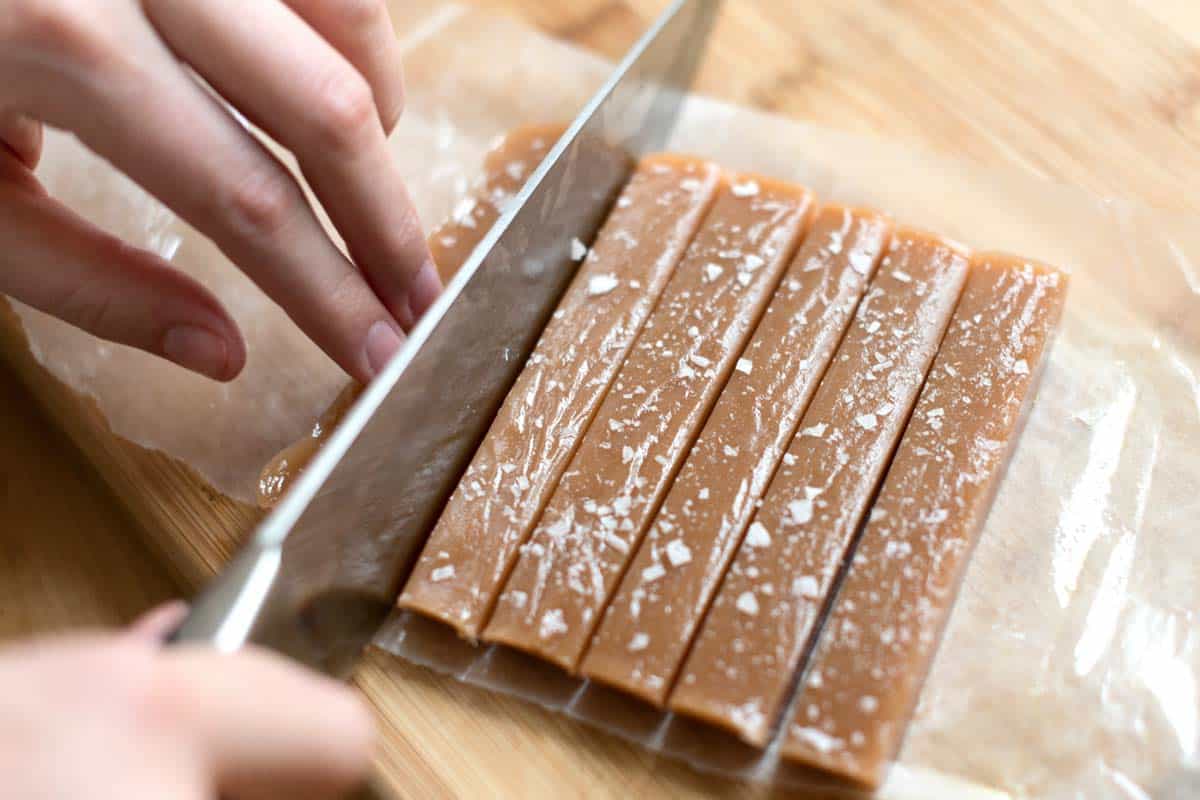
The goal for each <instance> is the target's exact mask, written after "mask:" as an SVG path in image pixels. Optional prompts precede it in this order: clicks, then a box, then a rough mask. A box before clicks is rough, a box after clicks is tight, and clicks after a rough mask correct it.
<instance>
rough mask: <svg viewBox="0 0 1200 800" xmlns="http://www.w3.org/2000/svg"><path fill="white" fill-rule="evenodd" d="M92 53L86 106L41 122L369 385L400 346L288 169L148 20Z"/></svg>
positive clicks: (67, 108)
mask: <svg viewBox="0 0 1200 800" xmlns="http://www.w3.org/2000/svg"><path fill="white" fill-rule="evenodd" d="M178 5H194V4H190V3H189V4H178ZM199 5H204V4H199ZM132 13H136V11H135V12H132ZM234 13H235V14H236V13H240V12H239V11H237V10H236V9H235V11H234ZM260 44H261V42H260ZM92 50H94V51H98V52H100V53H102V54H103V55H93V56H92V64H93V66H92V71H91V73H89V74H90V80H89V81H87V82H86V83H83V84H82V85H81V86H79V87H75V88H76V89H78V90H79V93H80V97H81V100H80V102H76V103H71V104H66V105H60V106H57V107H53V106H50V105H48V104H47V105H46V107H45V111H44V112H43V113H41V114H40V116H41V118H42V119H45V120H46V121H47V122H52V123H54V124H57V125H60V126H61V127H65V128H69V129H71V130H73V131H74V132H75V133H76V134H77V135H78V136H79V138H80V139H81V140H82V141H83V142H84V143H85V144H86V145H87V146H88V147H90V148H91V149H92V150H94V151H96V152H97V153H99V154H100V155H102V156H104V157H105V158H106V159H108V160H109V161H110V162H111V163H112V164H113V165H115V166H116V167H117V168H118V169H120V170H122V171H123V172H125V173H126V174H127V175H129V176H130V177H131V178H132V179H133V180H134V181H136V182H137V183H139V184H140V185H141V186H142V187H144V188H145V189H146V190H147V191H149V192H150V193H151V194H153V195H155V196H156V197H158V198H159V199H160V200H162V201H163V202H164V203H165V204H166V205H168V206H170V207H171V208H172V209H173V210H174V211H175V212H176V213H178V214H179V215H180V216H181V217H183V218H184V219H185V220H187V221H188V222H190V223H191V224H192V225H193V226H194V227H196V228H197V229H198V230H200V231H201V232H202V233H204V234H206V235H207V236H209V237H210V238H212V239H213V241H214V242H215V243H216V244H217V246H218V247H220V248H221V250H222V251H223V252H224V253H225V254H226V255H227V256H229V258H230V260H231V261H233V262H234V263H235V264H237V265H238V266H240V267H241V268H242V269H243V270H244V271H245V272H246V273H247V274H248V275H249V276H250V277H251V278H252V279H253V280H254V281H255V283H257V284H258V285H259V286H260V287H261V288H262V289H263V291H265V292H266V293H267V294H268V295H269V296H270V297H271V298H272V299H273V300H275V302H277V303H279V305H280V306H282V307H283V309H284V310H285V311H286V312H287V313H288V315H289V316H290V317H291V318H292V319H293V320H294V321H295V322H296V324H297V325H299V326H300V328H301V329H302V330H304V331H305V332H306V333H307V334H308V335H309V336H310V337H311V338H312V339H313V341H315V342H316V343H317V345H318V346H320V347H321V348H322V349H323V350H324V351H325V352H326V353H328V354H329V355H330V357H332V358H333V359H334V361H336V362H337V363H338V364H340V365H341V366H342V368H343V369H345V370H346V371H347V372H348V373H350V375H352V376H353V377H355V378H356V379H358V380H359V381H362V382H366V381H369V380H370V379H371V378H372V377H373V376H374V374H375V372H376V371H377V370H378V369H379V368H381V367H382V365H383V364H384V363H386V362H387V360H388V359H389V358H390V356H391V355H392V353H394V352H395V350H396V349H397V348H398V347H399V346H400V343H401V338H402V335H403V334H402V332H401V330H400V327H399V325H398V324H397V323H396V320H395V319H394V318H393V317H392V315H391V314H389V313H388V311H387V309H386V308H384V306H383V305H382V304H381V303H380V301H379V299H378V298H377V297H376V295H375V293H374V292H373V291H372V289H371V287H370V286H369V285H368V284H367V283H366V281H365V280H364V279H363V277H362V275H360V274H359V273H358V271H357V270H355V268H354V265H353V264H351V263H350V262H349V261H348V260H347V259H346V258H345V257H344V256H343V255H342V254H341V253H340V252H339V251H338V249H337V248H336V247H335V246H334V244H333V243H332V242H331V241H330V240H329V237H328V236H326V235H325V232H324V230H322V228H321V226H320V223H319V222H318V221H317V218H316V215H315V214H314V212H313V210H312V209H311V208H310V207H309V205H308V203H307V202H306V201H305V199H304V195H303V193H302V192H301V189H300V187H299V185H298V184H297V183H296V182H295V181H294V180H293V179H292V177H291V176H290V175H289V174H288V172H287V170H286V169H285V168H284V167H283V165H282V164H280V163H279V162H278V161H277V160H276V159H274V158H272V157H271V156H270V154H269V153H267V151H266V149H265V148H264V147H263V146H262V145H261V144H260V143H259V142H257V141H256V140H255V139H254V138H253V137H252V136H251V135H250V134H249V133H248V132H247V131H246V130H245V129H244V128H243V127H242V126H241V125H240V124H239V123H237V122H236V121H235V120H234V119H233V118H232V117H231V116H230V115H229V114H228V113H227V112H226V111H225V110H224V109H223V108H222V107H221V106H220V105H219V104H218V103H217V101H216V100H214V99H213V98H212V97H210V96H209V95H208V94H207V93H206V92H204V90H203V89H201V88H200V86H199V85H198V84H197V83H196V81H195V80H194V79H192V78H191V77H190V76H189V75H188V74H187V73H186V72H185V71H184V70H183V69H182V67H181V66H180V65H179V63H178V61H177V60H176V59H175V57H174V56H173V55H172V54H171V52H170V51H169V50H168V49H167V48H166V46H165V45H164V44H163V42H162V41H161V40H160V39H159V38H158V36H157V35H156V34H155V32H154V30H153V29H152V28H151V27H150V26H149V25H147V24H145V21H144V20H143V21H142V24H141V26H140V27H139V26H138V25H134V24H125V25H124V26H123V28H122V36H121V39H120V40H119V41H114V42H101V43H99V44H95V45H93V46H92ZM35 101H36V98H31V100H30V102H35ZM51 114H53V115H54V116H51Z"/></svg>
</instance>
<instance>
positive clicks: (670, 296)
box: [484, 177, 812, 671]
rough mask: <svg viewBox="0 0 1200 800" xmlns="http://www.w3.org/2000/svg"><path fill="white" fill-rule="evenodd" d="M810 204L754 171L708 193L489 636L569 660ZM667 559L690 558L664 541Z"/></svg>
mask: <svg viewBox="0 0 1200 800" xmlns="http://www.w3.org/2000/svg"><path fill="white" fill-rule="evenodd" d="M811 203H812V198H811V195H810V194H809V192H808V191H807V190H805V189H802V188H800V187H798V186H792V185H788V184H782V183H778V182H774V181H766V180H764V179H761V178H751V177H741V178H735V179H733V180H732V183H731V185H730V186H729V187H728V188H726V189H725V190H723V191H722V192H721V193H720V195H719V196H718V197H717V200H716V202H715V203H714V204H713V208H712V211H711V212H710V213H709V215H708V217H706V218H705V221H704V224H703V226H702V227H701V228H700V231H699V232H698V233H697V235H696V240H695V241H694V242H693V243H692V245H691V247H689V248H688V252H687V255H686V257H685V258H684V260H683V262H682V263H681V264H680V265H679V268H678V270H676V272H675V275H674V276H673V277H672V278H671V282H670V284H668V286H667V288H666V290H665V291H664V293H663V298H662V302H661V303H660V304H659V307H658V308H657V309H656V310H655V312H654V314H653V315H652V316H651V318H650V320H649V321H648V322H647V323H646V327H645V328H644V329H643V331H642V333H641V335H640V336H639V337H638V340H637V343H636V345H635V346H634V348H633V350H632V351H631V352H630V354H629V358H628V360H626V362H625V364H624V365H623V366H622V367H621V371H620V374H619V375H618V376H617V379H616V381H615V383H614V385H613V388H612V391H611V392H610V393H609V395H608V396H607V397H606V398H605V400H604V403H603V405H602V406H601V408H600V411H599V412H598V413H597V415H596V420H595V422H594V423H593V424H592V426H591V428H589V429H588V432H587V435H586V436H585V437H584V440H583V442H582V444H581V445H580V447H579V451H578V452H577V453H576V454H575V457H574V459H573V460H572V462H571V466H570V467H569V468H568V470H567V472H566V473H564V475H563V479H562V481H561V483H560V484H559V486H558V489H557V490H556V491H555V493H554V496H553V497H552V498H551V500H550V504H549V505H548V506H547V508H546V512H545V514H544V515H543V517H542V519H541V521H540V522H539V523H538V526H537V528H536V529H535V531H534V533H533V535H532V537H531V538H530V540H529V543H528V544H527V545H526V546H525V547H524V548H523V549H522V554H521V557H520V559H519V560H518V561H517V565H516V567H515V568H514V569H513V573H512V576H511V577H510V578H509V580H508V583H507V584H505V587H504V592H503V594H502V595H501V597H500V601H499V603H498V604H497V606H496V612H495V615H494V616H493V617H492V620H491V622H490V623H489V624H488V626H487V628H486V629H485V630H484V638H485V639H487V640H489V641H493V642H502V643H504V644H508V645H511V646H513V647H517V648H519V649H521V650H525V651H528V652H531V653H534V654H535V655H539V656H541V657H543V658H546V659H548V660H550V661H552V662H554V663H555V664H558V665H560V666H562V667H564V668H565V669H567V670H568V671H573V670H574V669H575V668H576V666H577V665H578V662H579V659H580V657H581V656H582V654H583V649H584V647H585V646H586V644H587V641H588V638H589V637H590V635H591V632H592V630H593V628H594V627H595V625H596V623H598V622H599V617H600V612H601V611H603V609H604V605H605V603H606V602H607V600H608V597H609V595H610V594H611V592H612V591H613V589H614V588H615V587H616V584H617V582H618V581H619V580H620V579H621V574H622V572H623V570H624V568H625V565H626V563H627V562H628V560H629V558H630V556H631V553H632V552H633V551H634V550H635V549H636V548H637V546H638V543H639V541H640V540H641V536H642V533H643V531H644V530H645V528H646V526H647V524H648V523H649V522H650V520H651V518H652V517H653V515H654V513H655V511H656V510H657V508H658V505H659V503H660V502H661V500H662V498H663V496H664V494H665V493H666V490H667V488H668V487H669V486H670V484H671V481H672V479H673V478H674V476H675V472H676V470H677V469H678V466H679V465H680V463H682V461H683V459H684V457H685V456H686V455H687V450H688V447H689V446H690V444H691V442H692V440H693V439H694V438H695V436H696V434H697V432H698V431H699V429H700V426H701V425H702V424H703V422H704V418H705V416H706V415H707V414H708V411H709V409H711V407H712V404H713V402H714V401H715V400H716V397H717V394H718V393H719V392H720V390H721V387H722V386H723V385H724V383H725V380H726V379H727V378H728V376H729V374H730V372H731V371H732V370H733V368H734V364H735V362H736V361H737V358H738V355H739V354H740V352H741V350H742V348H743V346H744V345H745V343H746V340H747V339H748V338H749V336H750V333H751V331H752V330H753V329H754V326H755V324H756V323H757V321H758V318H759V316H760V315H761V314H762V312H763V309H764V308H765V307H766V305H767V302H768V300H769V299H770V296H771V293H772V292H773V291H774V289H775V286H776V284H777V283H778V282H779V278H780V275H781V273H782V272H783V270H784V267H785V266H786V264H787V263H788V259H789V258H790V256H791V254H792V251H793V249H794V247H795V245H796V243H797V241H798V239H799V237H800V235H801V234H802V232H803V229H804V225H805V222H806V219H807V216H808V213H809V209H810V206H811ZM680 544H682V543H680ZM668 557H669V558H670V559H671V560H672V562H673V563H676V564H680V563H684V562H685V561H687V560H688V559H690V558H691V557H692V556H691V554H690V553H689V552H687V551H686V550H685V549H681V548H680V547H672V548H671V549H670V552H669V554H668Z"/></svg>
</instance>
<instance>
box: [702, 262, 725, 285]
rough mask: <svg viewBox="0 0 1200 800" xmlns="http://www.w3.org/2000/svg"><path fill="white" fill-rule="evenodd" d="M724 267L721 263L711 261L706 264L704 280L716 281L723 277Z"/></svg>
mask: <svg viewBox="0 0 1200 800" xmlns="http://www.w3.org/2000/svg"><path fill="white" fill-rule="evenodd" d="M724 271H725V270H724V268H723V267H722V266H721V265H720V264H714V263H712V262H711V261H710V262H708V263H707V264H705V265H704V280H706V281H715V280H716V279H717V278H719V277H721V273H722V272H724Z"/></svg>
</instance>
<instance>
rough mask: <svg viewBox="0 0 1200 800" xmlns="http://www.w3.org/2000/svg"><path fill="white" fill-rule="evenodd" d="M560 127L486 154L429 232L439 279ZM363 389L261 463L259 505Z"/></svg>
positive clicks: (519, 132) (519, 134)
mask: <svg viewBox="0 0 1200 800" xmlns="http://www.w3.org/2000/svg"><path fill="white" fill-rule="evenodd" d="M563 130H565V126H563V125H528V126H525V127H522V128H517V129H516V130H513V131H512V132H511V133H509V134H507V135H506V136H505V137H504V138H503V139H501V140H500V141H499V142H498V143H497V144H496V146H495V147H493V148H492V149H490V150H489V151H488V152H487V155H486V156H485V157H484V162H483V175H482V176H481V177H480V180H479V181H478V183H477V184H476V185H475V186H474V187H473V188H472V189H471V190H470V192H469V193H468V194H467V195H466V196H465V197H464V198H463V199H462V200H460V201H459V202H458V205H456V206H455V208H454V211H453V213H452V214H451V216H450V218H449V219H447V220H446V221H445V222H443V223H442V224H441V225H439V226H438V227H437V228H435V229H434V230H433V232H431V233H430V234H429V238H428V243H429V252H430V254H431V255H432V256H433V262H434V263H435V264H437V268H438V274H439V275H440V276H441V278H442V282H443V283H444V282H446V281H448V280H450V279H451V278H453V277H454V274H455V273H456V272H458V270H459V268H460V267H462V265H463V263H464V262H465V261H466V260H467V257H468V256H470V255H471V251H472V250H474V249H475V245H477V244H479V242H480V241H482V239H483V237H484V235H485V234H487V232H488V230H489V229H490V228H491V227H492V225H493V224H494V223H495V222H496V220H497V219H498V218H499V217H500V213H501V211H503V209H504V205H505V204H506V203H507V202H508V201H509V200H510V199H512V197H513V195H515V194H516V193H517V192H518V191H519V190H520V188H521V187H522V186H523V185H524V184H525V181H526V180H527V179H528V178H529V176H530V175H532V174H533V170H534V169H535V168H536V167H537V165H538V164H539V163H541V160H542V159H543V158H545V156H546V153H548V152H549V151H550V148H551V147H552V146H553V145H554V143H555V142H556V141H558V137H559V136H560V135H562V132H563ZM361 391H362V387H361V386H359V385H358V384H356V383H351V384H349V385H347V386H346V388H345V389H343V390H342V391H341V392H340V393H339V394H338V396H337V397H336V398H334V401H333V402H332V403H331V404H330V406H329V408H327V409H326V410H325V412H324V413H323V414H322V415H321V418H320V419H319V420H317V422H316V423H314V424H313V427H312V431H311V432H310V434H309V435H308V436H306V437H305V438H303V439H300V440H298V441H296V442H293V443H292V444H290V445H288V446H287V447H285V448H284V449H283V450H280V451H279V453H278V454H277V455H276V456H275V457H274V458H272V459H271V460H270V461H269V462H268V463H267V465H266V466H264V467H263V470H262V473H261V474H260V475H259V479H258V492H257V498H256V499H257V501H258V505H259V506H260V507H261V508H270V507H272V506H274V505H275V504H276V503H278V502H279V500H280V498H281V497H283V493H284V491H285V490H286V489H287V487H289V486H291V484H292V482H293V481H294V480H295V479H296V477H297V476H298V475H299V474H300V473H301V472H302V471H303V470H304V466H305V465H306V464H308V462H309V461H310V460H311V459H312V457H313V456H314V455H315V454H316V452H317V451H318V450H319V449H320V448H321V445H322V444H323V443H324V442H325V439H326V438H327V437H328V436H329V434H330V433H331V432H332V431H333V429H334V428H335V427H336V426H337V423H338V421H339V420H340V419H341V418H342V415H343V414H345V413H346V410H347V409H348V408H350V405H351V404H352V403H353V402H354V400H355V399H356V398H357V397H358V394H359V392H361Z"/></svg>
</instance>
